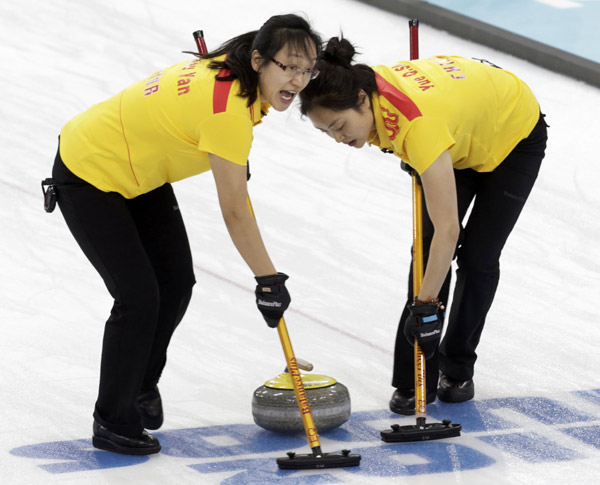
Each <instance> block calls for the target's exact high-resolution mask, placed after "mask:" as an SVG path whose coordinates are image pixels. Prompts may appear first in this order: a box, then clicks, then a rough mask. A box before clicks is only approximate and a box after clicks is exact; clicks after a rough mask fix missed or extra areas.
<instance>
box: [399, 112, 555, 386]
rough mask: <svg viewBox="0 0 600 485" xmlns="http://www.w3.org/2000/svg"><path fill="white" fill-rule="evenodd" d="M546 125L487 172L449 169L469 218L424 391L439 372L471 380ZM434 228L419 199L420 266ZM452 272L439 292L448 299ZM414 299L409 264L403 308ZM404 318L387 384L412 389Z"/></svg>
mask: <svg viewBox="0 0 600 485" xmlns="http://www.w3.org/2000/svg"><path fill="white" fill-rule="evenodd" d="M546 127H547V125H546V123H545V121H544V118H543V116H540V119H539V121H538V123H537V125H536V126H535V127H534V129H533V130H532V132H531V133H530V135H529V136H528V137H527V138H525V139H523V140H521V142H520V143H519V144H518V145H517V146H516V147H515V148H514V150H513V151H512V152H511V153H510V154H509V155H508V156H507V157H506V159H505V160H504V161H503V162H502V163H501V164H500V165H499V166H498V167H497V168H496V169H495V170H494V171H492V172H485V173H479V172H476V171H474V170H471V169H466V170H454V176H455V178H456V192H457V200H458V215H459V220H460V221H463V219H464V217H465V215H466V213H467V210H468V208H469V206H470V205H471V202H472V201H473V199H475V200H474V203H473V208H472V210H471V213H470V215H469V218H468V220H467V222H466V224H465V225H464V227H462V226H461V235H460V238H459V243H458V248H457V251H456V258H457V268H458V269H457V271H456V285H455V288H454V296H453V299H452V307H451V308H450V310H449V312H448V311H447V313H446V318H447V322H448V325H447V329H446V334H445V335H444V339H443V340H442V342H441V345H440V349H439V352H438V354H437V355H435V356H434V357H432V358H431V359H429V360H428V361H427V365H426V369H427V391H428V392H434V391H435V389H436V388H437V382H438V373H439V371H440V370H441V371H442V372H443V373H445V374H447V375H448V376H450V377H452V378H454V379H458V380H467V379H471V378H472V377H473V373H474V366H475V360H476V359H477V354H476V353H475V349H476V348H477V345H478V343H479V339H480V337H481V332H482V331H483V326H484V323H485V318H486V315H487V313H488V311H489V309H490V307H491V305H492V301H493V300H494V295H495V294H496V288H497V286H498V280H499V277H500V253H501V252H502V248H503V247H504V244H505V243H506V240H507V238H508V236H509V234H510V233H511V231H512V229H513V227H514V225H515V223H516V222H517V219H518V217H519V214H520V213H521V210H522V209H523V206H524V205H525V201H526V200H527V197H528V196H529V193H530V192H531V189H532V187H533V184H534V182H535V179H536V177H537V174H538V171H539V168H540V165H541V162H542V159H543V158H544V151H545V149H546V140H547V138H548V137H547V132H546ZM432 237H433V225H432V223H431V220H430V219H429V216H428V214H427V207H426V204H425V201H423V264H424V266H425V267H426V264H427V258H428V256H429V246H430V245H431V240H432ZM450 279H451V272H450V271H448V275H447V277H446V280H445V281H444V284H443V286H442V289H441V291H440V293H439V299H440V301H442V302H444V303H446V302H447V301H448V293H449V288H450ZM412 301H413V287H412V264H411V270H410V274H409V280H408V299H407V305H408V304H409V303H411V302H412ZM407 316H408V309H407V306H405V307H404V311H403V312H402V316H401V317H400V323H399V327H398V333H397V335H396V347H395V353H394V374H393V378H392V385H393V386H394V387H396V388H400V389H412V388H414V355H413V354H414V352H413V347H412V346H411V345H410V343H409V342H408V341H407V339H406V337H405V336H404V330H403V329H404V322H405V320H406V317H407Z"/></svg>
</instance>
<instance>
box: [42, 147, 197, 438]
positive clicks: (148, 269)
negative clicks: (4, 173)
mask: <svg viewBox="0 0 600 485" xmlns="http://www.w3.org/2000/svg"><path fill="white" fill-rule="evenodd" d="M52 178H53V179H54V180H55V182H56V183H57V192H58V206H59V207H60V210H61V212H62V214H63V216H64V218H65V220H66V222H67V225H68V227H69V229H70V230H71V233H72V234H73V236H74V237H75V239H76V240H77V243H78V244H79V246H80V247H81V249H82V250H83V252H84V253H85V255H86V256H87V258H88V259H89V260H90V262H91V263H92V264H93V265H94V267H95V268H96V270H97V271H98V273H100V276H101V277H102V278H103V280H104V283H105V284H106V287H107V289H108V291H109V292H110V294H111V296H112V297H113V298H114V305H113V307H112V311H111V313H110V317H109V318H108V321H107V322H106V326H105V329H104V340H103V345H102V362H101V367H100V388H99V393H98V400H97V402H96V408H95V412H94V417H95V419H96V420H97V421H98V422H99V423H100V424H102V425H104V426H105V427H107V428H108V429H110V430H111V431H114V432H116V433H118V434H121V435H124V436H137V435H139V434H140V433H141V431H142V429H143V426H142V421H141V416H140V412H139V409H138V408H137V404H136V401H137V396H138V394H139V393H140V392H144V391H147V390H150V389H152V388H153V387H154V386H155V385H156V384H157V382H158V380H159V378H160V375H161V373H162V370H163V368H164V366H165V363H166V355H167V347H168V345H169V341H170V339H171V336H172V334H173V332H174V331H175V328H176V327H177V325H178V324H179V322H180V321H181V319H182V318H183V315H184V313H185V311H186V308H187V305H188V303H189V300H190V297H191V294H192V286H193V285H194V283H195V279H194V273H193V267H192V257H191V251H190V247H189V242H188V238H187V234H186V231H185V227H184V224H183V219H182V217H181V213H180V211H179V208H178V205H177V200H176V198H175V194H174V193H173V189H172V187H171V185H170V184H165V185H163V186H162V187H159V188H157V189H155V190H153V191H152V192H149V193H147V194H143V195H140V196H138V197H136V198H134V199H126V198H125V197H123V196H121V195H120V194H118V193H115V192H102V191H101V190H98V189H97V188H95V187H93V186H92V185H90V184H88V183H86V182H85V181H83V180H81V179H80V178H78V177H76V176H75V175H74V174H73V173H72V172H71V171H69V169H68V168H67V167H66V166H65V165H64V163H63V162H62V160H61V159H60V155H59V154H57V156H56V160H55V163H54V168H53V171H52Z"/></svg>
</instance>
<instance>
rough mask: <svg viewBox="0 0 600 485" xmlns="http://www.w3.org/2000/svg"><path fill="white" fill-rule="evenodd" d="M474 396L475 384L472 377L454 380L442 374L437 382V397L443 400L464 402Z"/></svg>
mask: <svg viewBox="0 0 600 485" xmlns="http://www.w3.org/2000/svg"><path fill="white" fill-rule="evenodd" d="M474 396H475V384H473V379H468V380H466V381H462V380H456V379H453V378H452V377H449V376H447V375H446V374H442V375H441V376H440V382H439V384H438V390H437V397H438V399H439V400H440V401H444V402H464V401H469V400H470V399H473V397H474Z"/></svg>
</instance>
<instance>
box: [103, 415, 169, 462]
mask: <svg viewBox="0 0 600 485" xmlns="http://www.w3.org/2000/svg"><path fill="white" fill-rule="evenodd" d="M92 444H93V445H94V447H95V448H98V449H100V450H106V451H113V452H115V453H121V454H124V455H151V454H152V453H158V452H159V451H160V443H159V442H158V440H157V439H156V438H155V437H154V436H152V435H151V434H149V433H148V431H146V430H144V431H142V434H141V435H139V436H137V437H135V438H129V437H127V436H121V435H119V434H116V433H113V432H112V431H109V430H108V429H106V428H105V427H104V426H102V425H101V424H100V423H98V421H95V420H94V436H93V437H92Z"/></svg>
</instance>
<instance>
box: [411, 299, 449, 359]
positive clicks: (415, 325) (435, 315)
mask: <svg viewBox="0 0 600 485" xmlns="http://www.w3.org/2000/svg"><path fill="white" fill-rule="evenodd" d="M408 311H409V312H410V315H409V316H408V317H407V319H406V321H405V322H404V335H405V336H406V338H407V339H408V341H409V342H410V344H411V345H414V342H415V338H416V339H417V342H419V347H421V350H422V351H423V354H424V355H425V358H426V359H430V358H431V357H433V355H434V354H435V353H436V352H437V349H438V346H439V344H440V338H441V336H442V325H443V323H444V306H443V305H442V304H441V303H426V304H422V303H412V304H410V305H408Z"/></svg>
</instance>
